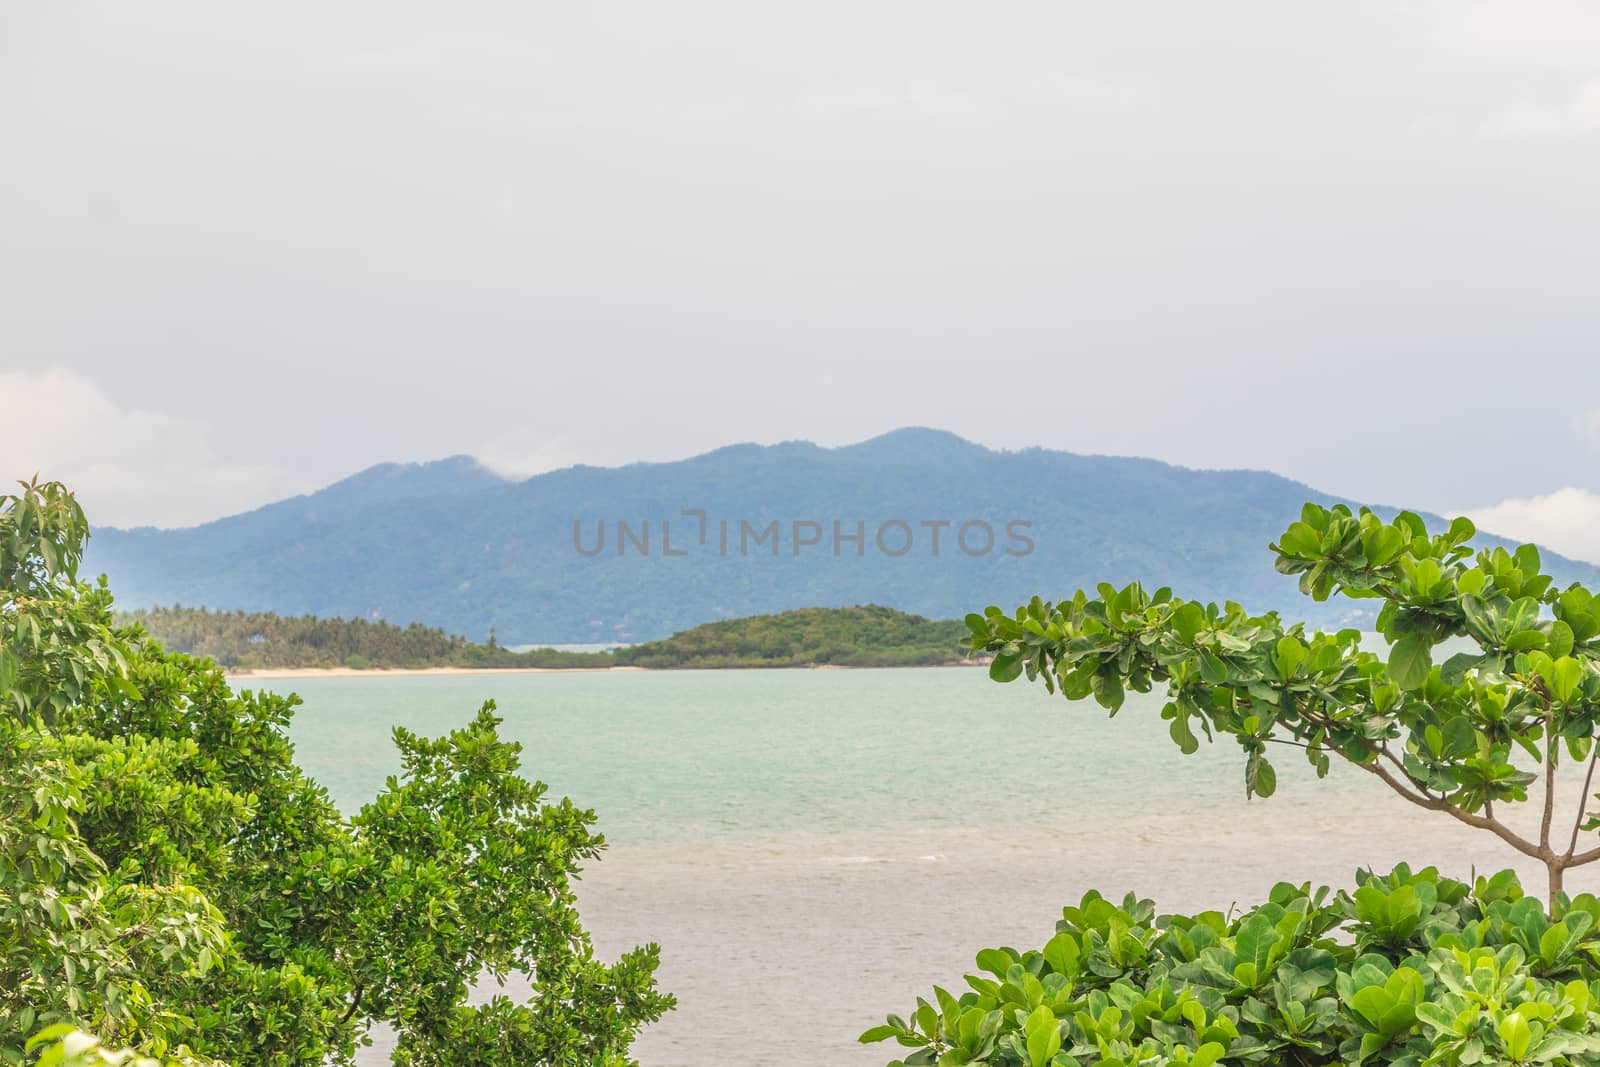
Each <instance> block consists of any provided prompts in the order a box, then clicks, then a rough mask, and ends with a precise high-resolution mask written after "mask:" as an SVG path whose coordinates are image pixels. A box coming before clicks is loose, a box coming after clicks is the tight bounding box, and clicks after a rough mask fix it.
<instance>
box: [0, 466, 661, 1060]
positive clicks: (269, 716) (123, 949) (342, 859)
mask: <svg viewBox="0 0 1600 1067" xmlns="http://www.w3.org/2000/svg"><path fill="white" fill-rule="evenodd" d="M87 534H88V528H87V524H86V522H85V521H84V519H83V514H82V512H81V510H80V509H79V508H78V506H77V503H76V501H74V500H73V499H72V497H71V495H70V494H69V493H68V492H67V491H66V490H65V489H64V488H63V487H61V486H60V485H57V484H53V483H50V484H37V483H32V484H27V485H25V486H24V487H23V491H22V492H21V493H20V494H18V495H15V496H6V497H0V579H3V580H4V582H5V584H4V586H3V587H0V708H4V709H5V713H4V714H0V1060H4V1061H7V1062H21V1061H22V1060H23V1058H24V1056H25V1055H27V1053H26V1052H25V1041H26V1039H27V1037H28V1035H29V1034H30V1033H31V1032H32V1031H34V1030H35V1029H38V1028H40V1027H47V1026H55V1025H62V1024H70V1025H75V1026H77V1027H80V1028H81V1029H82V1030H84V1031H85V1032H87V1033H88V1034H89V1035H90V1037H91V1038H92V1039H93V1040H94V1041H97V1042H103V1043H104V1044H105V1045H106V1046H108V1047H110V1046H123V1045H125V1046H130V1047H134V1048H137V1049H139V1050H140V1052H141V1053H142V1054H146V1055H150V1056H154V1057H158V1058H167V1059H173V1060H179V1061H185V1062H189V1061H193V1062H201V1061H207V1062H210V1061H219V1062H231V1063H236V1064H240V1065H244V1064H249V1065H251V1067H256V1065H267V1067H280V1065H289V1064H324V1063H349V1062H350V1061H351V1059H352V1057H353V1055H354V1052H355V1049H356V1048H357V1046H358V1045H359V1044H360V1042H361V1041H362V1034H363V1033H364V1032H365V1030H366V1028H367V1027H368V1026H369V1025H370V1024H372V1023H375V1022H380V1021H382V1022H386V1023H388V1024H390V1025H391V1026H393V1027H394V1028H395V1029H396V1031H397V1033H398V1035H399V1046H400V1047H399V1051H398V1052H397V1057H396V1058H397V1062H400V1063H405V1064H414V1065H435V1067H450V1065H460V1064H486V1063H491V1062H496V1063H497V1062H516V1063H529V1064H567V1063H575V1062H583V1063H597V1064H621V1063H626V1062H628V1060H627V1049H628V1047H629V1045H630V1043H631V1040H632V1038H633V1037H634V1035H635V1034H636V1033H637V1031H638V1029H639V1027H640V1026H642V1025H643V1024H644V1023H646V1022H649V1021H651V1020H653V1019H656V1018H659V1017H660V1015H661V1014H662V1013H663V1012H665V1011H666V1010H668V1009H669V1008H670V1007H671V1005H672V1000H671V998H670V997H668V996H666V995H665V994H662V993H660V992H659V991H657V989H656V987H655V984H654V970H655V967H656V962H657V952H656V949H655V946H646V947H644V948H641V949H637V950H635V951H633V952H630V953H627V954H625V955H624V956H623V957H622V959H620V960H619V961H618V962H617V963H615V964H609V965H608V964H603V963H601V962H599V961H597V960H595V959H594V957H593V952H592V949H591V948H590V945H589V941H588V937H587V935H586V933H585V932H584V930H583V928H582V927H581V925H580V924H579V922H578V917H577V913H576V910H575V907H574V902H573V897H572V892H571V888H570V881H571V879H572V877H573V876H574V875H575V874H576V873H577V871H578V870H579V867H580V866H581V864H582V863H583V862H585V861H590V860H593V859H595V858H596V857H597V856H598V854H599V850H600V849H601V847H602V846H603V840H602V839H601V838H600V836H599V835H597V834H595V833H593V831H592V826H593V822H594V815H593V813H592V812H588V811H583V810H579V809H577V808H575V807H574V806H573V805H572V804H571V803H570V802H568V801H565V800H562V801H560V802H558V803H549V802H546V801H545V800H544V787H543V786H542V785H539V784H537V783H532V782H529V781H527V780H525V779H523V778H522V777H521V776H520V775H519V773H518V762H519V756H518V753H519V749H518V746H516V745H512V744H507V743H505V742H502V741H501V740H500V739H499V738H498V736H497V734H496V725H497V723H498V720H497V719H496V718H495V717H494V716H493V714H492V707H489V706H486V707H485V708H484V709H483V710H482V711H481V712H480V713H479V715H478V716H477V718H476V719H475V720H473V721H472V722H471V723H470V724H469V726H468V727H467V728H465V729H464V730H461V731H457V732H456V733H453V734H451V735H450V736H449V737H447V738H444V739H441V740H437V741H429V740H426V739H423V738H418V737H414V736H412V735H410V734H408V733H405V732H403V731H397V733H396V741H397V743H398V744H399V745H400V747H401V752H402V757H403V761H404V766H405V770H404V772H403V773H402V775H400V776H399V777H397V778H396V779H394V780H392V781H391V782H390V783H389V785H388V788H387V789H386V790H385V791H384V793H382V794H381V795H380V796H379V797H378V798H376V799H375V800H374V801H373V802H372V803H371V804H369V805H368V806H367V807H366V808H364V809H363V810H362V812H361V813H360V814H358V815H357V816H356V817H355V818H353V819H348V820H347V819H345V818H344V817H342V816H341V814H340V813H339V812H338V811H337V810H336V809H335V808H334V807H333V805H332V803H331V802H330V801H329V799H328V797H327V794H326V792H325V791H324V790H323V789H322V788H321V787H320V786H318V785H317V784H316V783H315V782H313V781H311V780H310V779H308V778H306V776H305V775H304V774H303V773H302V772H301V771H300V770H299V768H298V767H297V766H296V765H295V763H294V759H293V749H292V747H291V745H290V743H289V741H288V737H287V733H286V727H287V725H288V723H289V721H290V718H291V717H292V715H293V712H294V708H295V706H296V705H297V704H298V700H297V699H296V698H294V697H292V696H287V697H286V696H277V695H274V694H269V693H252V692H241V693H235V692H233V691H232V690H231V689H230V688H229V686H228V685H227V682H226V680H225V679H224V677H223V675H222V673H221V671H220V670H219V669H217V668H216V666H215V665H214V664H212V663H211V662H210V661H206V660H198V659H194V658H192V657H189V656H183V655H175V654H171V653H167V652H165V651H163V650H162V649H161V648H160V647H159V646H158V645H156V644H155V643H154V642H153V641H150V640H149V639H148V638H147V637H146V636H145V635H144V634H143V632H142V631H141V630H140V629H139V628H138V627H128V628H123V629H117V628H115V627H113V626H112V624H111V615H110V606H111V600H110V596H109V593H107V592H106V590H105V588H104V585H103V583H102V584H101V585H100V586H98V587H90V586H88V585H86V584H84V583H82V582H79V581H78V579H77V570H76V568H77V563H78V560H79V559H80V558H81V550H82V544H83V540H84V538H85V537H87ZM510 970H517V971H528V972H530V973H532V974H533V976H534V977H533V982H532V984H533V990H534V992H533V996H532V998H531V999H530V1000H529V1001H528V1002H527V1003H523V1004H514V1003H511V1002H510V1001H508V1000H505V999H504V998H501V999H499V1000H497V1001H495V1002H494V1003H492V1004H490V1005H487V1006H484V1007H472V1006H470V1005H468V1004H467V1003H466V994H467V990H468V988H469V986H470V985H471V984H472V982H473V981H474V980H475V979H477V978H478V976H479V975H480V974H481V973H484V972H488V973H491V974H504V973H506V972H507V971H510ZM87 1040H89V1038H83V1039H79V1038H73V1039H72V1041H77V1042H78V1045H77V1046H74V1048H75V1049H76V1051H73V1050H71V1049H67V1047H66V1046H67V1044H70V1043H71V1042H69V1041H67V1039H65V1038H63V1039H61V1040H60V1041H57V1042H56V1044H55V1045H52V1046H50V1048H49V1049H48V1050H47V1052H46V1053H45V1054H44V1055H55V1054H56V1052H57V1051H60V1055H61V1057H65V1059H62V1060H61V1062H79V1061H78V1060H74V1059H72V1058H71V1056H78V1057H79V1058H80V1059H81V1058H82V1056H88V1057H90V1058H89V1059H88V1060H87V1061H85V1062H100V1061H99V1060H96V1059H95V1058H94V1057H96V1056H102V1055H104V1056H110V1057H111V1058H109V1059H106V1062H123V1061H122V1060H121V1059H119V1058H116V1057H119V1056H121V1054H115V1055H113V1054H106V1053H103V1052H102V1051H99V1050H98V1049H97V1048H93V1047H91V1046H90V1045H87V1044H83V1042H84V1041H87ZM62 1050H65V1051H62ZM69 1053H70V1055H69ZM496 1057H502V1058H500V1059H497V1058H496ZM52 1062H54V1061H52Z"/></svg>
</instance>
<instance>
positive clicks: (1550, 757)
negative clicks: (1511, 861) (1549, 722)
mask: <svg viewBox="0 0 1600 1067" xmlns="http://www.w3.org/2000/svg"><path fill="white" fill-rule="evenodd" d="M1555 810H1556V738H1555V728H1554V726H1552V727H1551V728H1550V730H1548V731H1546V733H1545V744H1544V817H1543V818H1542V819H1540V820H1539V847H1540V848H1541V849H1544V850H1545V851H1546V852H1548V851H1550V820H1551V818H1552V817H1553V816H1554V815H1555Z"/></svg>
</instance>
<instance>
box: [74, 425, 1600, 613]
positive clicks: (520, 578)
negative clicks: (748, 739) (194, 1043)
mask: <svg viewBox="0 0 1600 1067" xmlns="http://www.w3.org/2000/svg"><path fill="white" fill-rule="evenodd" d="M1307 500H1314V501H1317V502H1319V503H1332V502H1336V500H1337V498H1334V497H1331V496H1329V495H1327V494H1324V493H1320V492H1317V491H1316V490H1314V489H1311V488H1309V487H1307V486H1305V485H1301V484H1300V483H1297V482H1294V481H1291V480H1289V479H1287V478H1283V477H1281V476H1279V475H1276V474H1271V473H1268V472H1263V471H1212V470H1191V469H1186V468H1182V467H1174V466H1170V465H1168V464H1165V463H1160V462H1157V461H1154V460H1148V459H1132V458H1122V457H1110V456H1085V455H1077V454H1073V453H1067V452H1054V451H1046V450H1043V449H1024V450H1021V451H1016V452H1002V451H995V450H991V449H988V448H984V447H982V446H979V445H975V444H972V443H970V442H968V441H965V440H963V439H961V438H959V437H956V436H955V435H953V434H949V433H944V432H942V431H937V430H927V429H905V430H898V431H895V432H893V433H889V434H885V435H883V436H881V437H876V438H873V439H871V440H868V441H863V442H861V443H859V444H855V445H850V446H846V447H841V448H821V447H818V446H817V445H813V444H810V443H807V442H790V443H785V444H779V445H772V446H758V445H732V446H729V447H726V448H721V449H717V450H716V451H713V452H709V453H706V454H704V455H700V456H696V457H693V458H691V459H686V460H682V461H678V462H672V463H637V464H632V465H629V466H625V467H617V468H598V467H586V466H578V467H570V468H567V469H565V470H559V471H554V472H551V473H548V474H542V475H538V476H535V477H532V478H529V479H527V480H525V481H508V480H505V479H503V478H501V477H499V476H498V475H495V474H494V473H492V472H490V471H488V470H487V469H485V468H484V467H482V466H480V465H479V464H478V463H477V462H476V461H474V460H472V459H471V458H469V457H465V456H457V457H452V458H450V459H445V460H440V461H438V462H434V463H424V464H410V465H399V464H383V465H380V466H377V467H372V468H370V469H368V470H365V471H362V472H361V473H359V474H356V475H354V476H352V477H350V478H347V479H344V480H343V481H340V482H337V483H335V484H334V485H330V486H328V487H327V488H325V489H322V490H320V491H318V492H315V493H311V494H309V495H306V496H299V497H294V498H291V499H288V500H283V501H279V502H277V503H274V504H270V505H268V506H266V507H263V508H259V509H257V510H255V511H251V512H247V513H245V514H241V515H235V516H231V517H229V518H226V519H221V520H218V521H216V522H211V523H207V524H205V525H202V526H195V527H190V528H185V529H175V530H158V529H153V528H142V529H135V530H118V529H111V528H97V529H96V530H95V533H94V536H93V538H92V539H91V541H90V545H89V553H88V560H87V567H88V568H89V570H90V571H92V572H98V571H104V572H106V573H107V574H109V575H110V578H111V583H112V588H113V590H114V591H115V592H116V593H117V597H118V604H119V606H121V607H124V608H139V607H150V606H156V605H170V604H174V603H182V604H186V605H191V606H205V607H210V608H215V609H244V610H253V611H274V612H278V613H280V614H316V615H324V616H330V615H339V616H346V617H358V616H368V617H381V618H385V619H388V620H390V621H392V622H397V623H402V624H403V623H406V622H411V621H418V622H424V623H427V624H429V625H433V626H440V627H444V628H445V629H447V630H450V631H452V632H457V633H463V634H466V635H469V636H471V637H474V638H477V639H482V638H483V637H484V636H485V635H486V634H487V633H488V632H489V629H490V628H491V627H493V628H495V630H496V632H497V635H498V637H499V640H500V641H501V642H502V643H523V642H581V641H617V642H629V641H640V640H648V639H653V638H658V637H662V636H665V635H667V634H670V633H672V632H674V631H677V630H682V629H685V628H687V627H690V626H694V625H697V624H699V623H703V622H707V621H710V620H713V619H721V618H731V617H736V616H743V615H751V614H758V613H768V612H777V611H783V610H786V609H790V608H796V607H803V606H842V605H850V604H868V603H876V604H884V605H888V606H891V607H895V608H900V609H903V610H906V611H911V612H915V613H917V614H921V615H925V616H928V617H930V618H955V617H959V616H961V615H962V614H964V613H966V612H968V611H972V610H975V609H981V608H982V607H983V606H984V605H987V604H1000V605H1002V606H1005V607H1007V608H1008V609H1009V608H1010V607H1012V606H1014V605H1016V604H1017V603H1020V602H1022V601H1024V600H1026V599H1027V598H1028V597H1030V596H1032V595H1034V594H1035V593H1038V594H1041V595H1044V596H1047V597H1049V596H1062V595H1070V594H1071V593H1072V591H1073V590H1074V589H1076V588H1078V587H1080V586H1092V585H1093V584H1094V583H1096V582H1099V581H1111V582H1114V583H1119V584H1120V583H1123V582H1126V581H1130V580H1134V579H1138V580H1140V581H1143V582H1144V583H1145V584H1146V585H1147V586H1149V587H1152V588H1153V587H1155V586H1159V585H1170V586H1172V588H1173V589H1174V590H1175V591H1176V592H1177V593H1178V594H1179V595H1181V596H1185V597H1190V598H1198V599H1217V600H1221V599H1236V600H1239V601H1241V602H1243V603H1245V604H1246V605H1247V606H1248V607H1250V608H1252V609H1253V610H1266V609H1268V608H1276V609H1279V610H1282V611H1284V612H1285V614H1286V616H1287V617H1289V618H1301V617H1304V618H1309V619H1313V620H1315V621H1317V622H1319V623H1332V622H1346V621H1348V622H1360V621H1361V619H1362V618H1363V613H1362V612H1361V610H1360V608H1361V605H1359V604H1357V603H1355V602H1352V601H1348V600H1336V601H1334V602H1332V603H1330V604H1327V605H1317V604H1314V603H1313V602H1312V601H1311V600H1309V598H1305V597H1302V596H1300V594H1299V592H1298V591H1297V589H1296V588H1295V583H1294V581H1293V580H1292V579H1288V578H1285V577H1283V576H1281V575H1278V574H1277V573H1275V572H1274V570H1273V567H1272V557H1271V554H1270V553H1269V551H1268V550H1267V544H1268V542H1269V541H1271V540H1273V539H1274V538H1275V537H1276V536H1277V535H1278V534H1279V533H1281V532H1282V530H1283V528H1284V527H1285V526H1286V525H1287V524H1288V523H1289V522H1290V521H1292V520H1293V519H1294V518H1295V517H1296V516H1297V514H1298V513H1299V509H1300V506H1301V504H1302V503H1304V502H1305V501H1307ZM685 512H690V514H685ZM701 512H703V513H704V518H703V520H702V518H701V515H700V514H699V513H701ZM1435 521H1436V520H1434V519H1432V518H1431V517H1430V525H1433V523H1434V522H1435ZM619 523H623V524H626V531H623V530H621V529H619ZM774 523H776V525H775V526H774V525H773V524H774ZM835 523H837V524H838V527H837V531H836V529H835ZM664 526H665V532H666V535H667V536H666V539H665V540H664V538H663V533H664ZM836 533H837V540H836ZM857 534H860V535H861V536H860V539H859V540H856V535H857ZM935 537H937V538H938V544H937V547H936V546H935V543H934V539H935ZM1480 540H1481V541H1483V542H1484V543H1501V542H1499V541H1498V540H1497V539H1495V538H1491V537H1483V538H1480ZM1546 560H1547V564H1548V567H1549V569H1550V570H1551V571H1552V572H1554V573H1555V574H1556V575H1557V577H1558V579H1559V580H1561V581H1571V580H1584V581H1587V582H1596V581H1597V580H1600V568H1597V567H1595V566H1593V565H1591V564H1587V563H1579V562H1576V561H1572V560H1566V559H1563V558H1561V557H1558V556H1555V555H1553V554H1550V553H1547V554H1546Z"/></svg>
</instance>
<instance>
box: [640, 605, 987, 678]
mask: <svg viewBox="0 0 1600 1067" xmlns="http://www.w3.org/2000/svg"><path fill="white" fill-rule="evenodd" d="M967 634H968V631H967V626H966V624H965V623H963V622H959V621H955V620H950V621H943V622H934V621H931V620H929V619H924V618H923V617H922V616H920V615H908V614H906V613H905V612H903V611H895V610H894V609H893V608H885V607H878V606H875V605H868V606H866V607H850V608H801V609H798V610H796V611H785V612H782V613H781V614H777V615H753V616H751V617H749V618H745V619H729V620H727V621H725V622H708V623H704V624H702V625H700V626H696V627H694V628H693V629H692V630H685V631H684V632H682V633H677V634H673V635H672V636H671V637H669V638H666V639H665V640H662V641H650V642H646V643H645V644H640V645H632V646H630V647H628V648H623V649H618V650H617V652H616V658H617V662H618V663H619V664H623V665H626V666H634V667H650V668H664V667H811V666H833V667H909V666H930V665H937V664H944V663H955V662H957V661H959V660H961V659H962V658H963V657H964V656H965V655H966V654H965V653H964V652H962V650H961V639H962V638H963V637H966V636H967Z"/></svg>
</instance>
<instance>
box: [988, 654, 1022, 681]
mask: <svg viewBox="0 0 1600 1067" xmlns="http://www.w3.org/2000/svg"><path fill="white" fill-rule="evenodd" d="M1021 676H1022V653H1021V652H1010V653H1006V652H1001V653H997V654H996V655H995V657H994V659H992V660H990V661H989V677H990V678H992V679H994V680H995V681H997V682H1014V681H1016V680H1017V679H1018V678H1019V677H1021Z"/></svg>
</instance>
